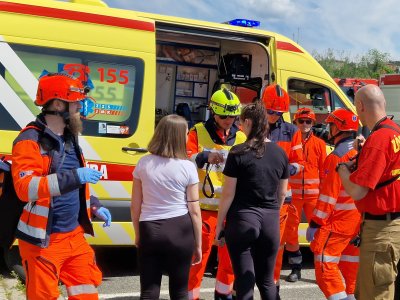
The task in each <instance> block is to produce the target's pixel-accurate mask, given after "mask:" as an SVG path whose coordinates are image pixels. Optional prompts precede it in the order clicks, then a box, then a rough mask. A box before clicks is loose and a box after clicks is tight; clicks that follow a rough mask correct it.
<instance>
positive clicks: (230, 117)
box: [217, 115, 237, 120]
mask: <svg viewBox="0 0 400 300" xmlns="http://www.w3.org/2000/svg"><path fill="white" fill-rule="evenodd" d="M217 116H218V117H219V118H220V119H221V120H226V119H227V118H229V119H236V118H237V116H220V115H217Z"/></svg>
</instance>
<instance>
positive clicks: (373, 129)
mask: <svg viewBox="0 0 400 300" xmlns="http://www.w3.org/2000/svg"><path fill="white" fill-rule="evenodd" d="M387 118H388V117H387V116H384V117H383V118H382V119H380V120H379V121H378V122H376V123H375V125H374V127H372V130H371V133H373V132H374V131H375V130H377V129H378V127H379V126H380V125H381V123H382V122H384V121H386V120H387Z"/></svg>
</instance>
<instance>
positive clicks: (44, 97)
mask: <svg viewBox="0 0 400 300" xmlns="http://www.w3.org/2000/svg"><path fill="white" fill-rule="evenodd" d="M87 92H88V90H87V89H86V88H85V87H84V86H83V84H82V82H81V81H80V80H79V79H76V78H74V77H72V76H70V75H68V74H64V73H48V74H46V75H44V76H42V77H40V78H39V85H38V89H37V93H36V100H35V104H36V105H38V106H43V105H45V104H46V103H48V102H49V101H50V100H53V99H59V100H62V101H66V102H76V101H81V100H83V99H85V98H86V94H87Z"/></svg>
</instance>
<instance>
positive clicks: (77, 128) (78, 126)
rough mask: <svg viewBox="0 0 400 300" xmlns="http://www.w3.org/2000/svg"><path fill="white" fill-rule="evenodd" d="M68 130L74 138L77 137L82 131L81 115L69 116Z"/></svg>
mask: <svg viewBox="0 0 400 300" xmlns="http://www.w3.org/2000/svg"><path fill="white" fill-rule="evenodd" d="M68 127H69V130H70V131H71V133H72V134H73V135H75V136H78V135H79V134H81V133H82V131H83V125H82V120H81V115H80V114H79V113H77V114H73V115H70V117H69V125H68Z"/></svg>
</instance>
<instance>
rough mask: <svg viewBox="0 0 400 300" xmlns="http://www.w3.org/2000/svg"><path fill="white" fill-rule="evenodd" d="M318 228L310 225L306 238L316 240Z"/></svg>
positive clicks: (309, 240) (310, 240)
mask: <svg viewBox="0 0 400 300" xmlns="http://www.w3.org/2000/svg"><path fill="white" fill-rule="evenodd" d="M317 230H318V228H312V227H310V226H308V228H307V231H306V240H307V241H308V242H309V243H311V242H312V241H313V240H314V235H315V233H316V232H317Z"/></svg>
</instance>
